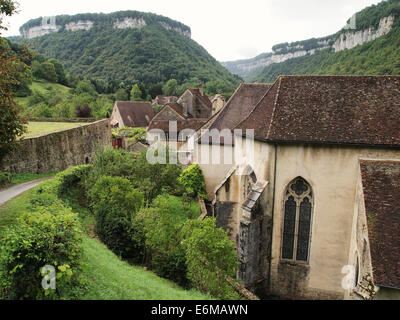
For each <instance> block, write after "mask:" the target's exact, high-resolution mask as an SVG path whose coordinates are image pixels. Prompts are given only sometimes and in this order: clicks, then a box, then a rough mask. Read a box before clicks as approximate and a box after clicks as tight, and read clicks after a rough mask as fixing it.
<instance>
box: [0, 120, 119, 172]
mask: <svg viewBox="0 0 400 320" xmlns="http://www.w3.org/2000/svg"><path fill="white" fill-rule="evenodd" d="M49 121H52V119H49ZM106 146H111V127H110V122H109V119H104V120H99V121H95V122H92V123H88V124H87V125H83V126H81V127H77V128H72V129H69V130H65V131H60V132H54V133H50V134H47V135H43V136H40V137H35V138H30V139H23V140H21V141H18V142H17V146H16V148H15V150H14V151H13V152H11V153H10V154H9V155H7V156H6V158H5V159H4V162H3V170H5V171H7V172H10V173H48V172H56V171H62V170H65V169H66V168H68V167H70V166H76V165H80V164H87V163H91V162H92V161H93V157H94V153H95V150H96V148H97V147H106Z"/></svg>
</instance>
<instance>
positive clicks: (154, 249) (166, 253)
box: [139, 195, 191, 286]
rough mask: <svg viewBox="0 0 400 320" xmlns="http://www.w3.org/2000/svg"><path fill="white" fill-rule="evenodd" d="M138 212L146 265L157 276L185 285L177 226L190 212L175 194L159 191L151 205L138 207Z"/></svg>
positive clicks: (184, 264)
mask: <svg viewBox="0 0 400 320" xmlns="http://www.w3.org/2000/svg"><path fill="white" fill-rule="evenodd" d="M174 204H175V205H176V207H174ZM175 209H176V210H175ZM139 215H140V216H141V217H142V221H144V229H145V235H146V251H147V254H148V257H147V258H148V263H149V266H150V268H151V269H152V270H153V271H154V272H156V273H157V274H158V275H159V276H161V277H164V278H167V279H170V280H173V281H175V282H177V283H179V284H180V285H182V286H185V285H187V284H188V281H187V278H186V257H185V251H184V250H183V248H182V245H181V242H182V239H181V235H180V229H181V228H182V225H183V223H184V221H185V220H187V219H188V217H187V216H188V215H189V216H190V215H191V214H190V213H189V214H188V213H187V212H185V210H184V209H183V204H182V201H181V200H180V199H179V198H175V197H173V196H168V195H162V196H159V197H157V198H156V199H155V201H154V204H153V206H152V208H150V209H145V210H142V211H141V212H140V214H139Z"/></svg>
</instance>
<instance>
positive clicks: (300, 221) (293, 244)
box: [282, 178, 313, 262]
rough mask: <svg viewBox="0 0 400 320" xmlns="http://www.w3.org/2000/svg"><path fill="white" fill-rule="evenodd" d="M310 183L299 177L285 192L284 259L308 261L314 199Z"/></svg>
mask: <svg viewBox="0 0 400 320" xmlns="http://www.w3.org/2000/svg"><path fill="white" fill-rule="evenodd" d="M312 196H313V195H312V191H311V187H310V185H309V184H308V183H307V182H306V181H305V180H304V179H303V178H297V179H296V180H294V181H293V182H291V183H290V184H289V187H288V188H287V190H286V193H285V206H284V209H285V212H284V222H283V239H282V259H285V260H292V261H300V262H308V258H309V247H310V240H311V220H312V211H313V210H312V209H313V201H312V200H313V199H312Z"/></svg>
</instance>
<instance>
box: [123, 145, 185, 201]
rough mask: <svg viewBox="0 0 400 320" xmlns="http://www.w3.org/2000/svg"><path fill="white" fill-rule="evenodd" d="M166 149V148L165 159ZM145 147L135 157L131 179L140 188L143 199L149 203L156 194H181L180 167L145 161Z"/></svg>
mask: <svg viewBox="0 0 400 320" xmlns="http://www.w3.org/2000/svg"><path fill="white" fill-rule="evenodd" d="M168 152H169V151H168V149H167V150H166V154H167V159H169V157H168ZM146 154H147V149H144V150H143V151H142V152H141V153H140V154H139V155H137V156H136V157H135V161H134V166H133V170H132V176H131V178H130V179H131V181H132V183H133V185H134V186H135V187H136V188H139V189H140V190H142V191H143V192H144V194H145V199H146V200H147V201H148V203H150V202H151V201H152V200H153V199H154V198H156V197H157V196H158V195H160V194H162V193H163V192H164V193H169V194H173V195H181V194H182V187H181V185H180V184H179V182H178V178H179V175H180V174H181V172H182V168H181V167H180V166H178V165H176V164H170V163H166V164H150V163H149V162H148V161H147V157H146Z"/></svg>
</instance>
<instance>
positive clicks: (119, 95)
mask: <svg viewBox="0 0 400 320" xmlns="http://www.w3.org/2000/svg"><path fill="white" fill-rule="evenodd" d="M115 98H116V99H117V101H128V100H129V99H128V98H129V97H128V92H126V90H125V89H123V88H121V89H118V90H117V92H116V93H115Z"/></svg>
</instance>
